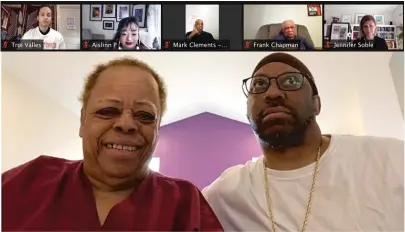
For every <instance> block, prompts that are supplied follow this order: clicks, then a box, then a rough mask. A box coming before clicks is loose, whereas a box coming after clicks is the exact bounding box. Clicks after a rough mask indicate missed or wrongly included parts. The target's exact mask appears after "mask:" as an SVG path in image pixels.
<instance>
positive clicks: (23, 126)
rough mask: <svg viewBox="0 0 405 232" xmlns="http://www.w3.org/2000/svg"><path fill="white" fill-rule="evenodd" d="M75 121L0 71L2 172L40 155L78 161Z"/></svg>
mask: <svg viewBox="0 0 405 232" xmlns="http://www.w3.org/2000/svg"><path fill="white" fill-rule="evenodd" d="M61 62H62V61H61ZM37 77H38V76H37ZM79 120H80V119H79V117H78V116H77V115H75V114H73V113H72V112H71V111H69V110H67V109H65V108H63V107H62V106H60V105H59V104H58V103H56V102H54V101H53V100H51V99H50V98H48V97H46V96H45V95H44V94H42V93H40V92H37V91H35V90H33V89H32V86H30V85H28V84H27V83H26V82H24V81H23V80H21V79H20V78H18V77H15V76H12V75H11V74H9V73H6V72H5V71H2V141H1V144H2V148H1V149H2V150H1V153H2V171H5V170H8V169H10V168H12V167H15V166H17V165H19V164H22V163H25V162H27V161H29V160H31V159H33V158H36V157H38V156H39V155H44V154H46V155H51V156H57V157H64V158H70V159H80V158H81V157H82V152H81V150H82V147H81V140H80V137H79V125H80V124H79Z"/></svg>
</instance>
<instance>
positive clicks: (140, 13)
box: [132, 4, 147, 28]
mask: <svg viewBox="0 0 405 232" xmlns="http://www.w3.org/2000/svg"><path fill="white" fill-rule="evenodd" d="M146 13H147V12H146V4H138V5H133V6H132V16H134V17H135V18H137V19H138V24H139V27H142V28H144V27H145V26H146V22H145V21H146Z"/></svg>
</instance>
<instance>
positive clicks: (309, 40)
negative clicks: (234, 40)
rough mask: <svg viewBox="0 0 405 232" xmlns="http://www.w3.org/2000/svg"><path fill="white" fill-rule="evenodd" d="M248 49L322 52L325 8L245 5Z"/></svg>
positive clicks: (244, 35) (245, 46)
mask: <svg viewBox="0 0 405 232" xmlns="http://www.w3.org/2000/svg"><path fill="white" fill-rule="evenodd" d="M243 12H244V13H243V14H244V15H243V18H244V25H243V29H244V34H243V39H244V44H243V47H244V49H246V50H257V51H286V50H287V51H291V50H292V51H294V50H300V51H302V50H304V51H315V50H322V13H323V9H322V5H320V4H307V5H304V4H302V5H244V7H243Z"/></svg>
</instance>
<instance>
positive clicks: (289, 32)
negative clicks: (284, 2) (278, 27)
mask: <svg viewBox="0 0 405 232" xmlns="http://www.w3.org/2000/svg"><path fill="white" fill-rule="evenodd" d="M282 32H283V34H284V36H285V37H286V38H288V39H294V38H295V36H296V35H297V28H296V26H295V23H294V21H292V20H285V21H284V22H283V23H282Z"/></svg>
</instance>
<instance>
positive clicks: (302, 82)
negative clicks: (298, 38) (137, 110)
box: [203, 53, 404, 232]
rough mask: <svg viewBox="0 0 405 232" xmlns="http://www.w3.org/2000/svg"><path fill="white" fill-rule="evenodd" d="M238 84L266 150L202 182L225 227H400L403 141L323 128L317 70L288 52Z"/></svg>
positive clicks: (269, 58)
mask: <svg viewBox="0 0 405 232" xmlns="http://www.w3.org/2000/svg"><path fill="white" fill-rule="evenodd" d="M243 86H244V90H245V91H244V92H245V95H246V96H247V106H248V107H247V111H248V114H247V116H248V119H249V121H250V124H251V126H252V128H253V131H254V132H255V134H256V135H257V137H258V141H259V144H260V147H261V148H262V151H263V156H262V157H260V158H259V159H258V161H256V162H248V163H246V164H245V165H238V166H235V167H231V168H229V169H228V170H226V171H225V172H224V173H223V174H222V175H221V176H220V177H219V178H218V179H217V180H215V181H214V183H212V184H211V185H210V186H208V187H207V188H206V189H204V191H203V194H204V195H205V197H206V199H207V200H208V202H209V203H210V205H211V207H212V208H213V209H214V212H215V213H216V215H217V217H218V218H219V220H220V222H221V224H222V226H223V227H224V230H225V231H273V232H275V231H403V229H404V227H403V225H404V209H403V204H404V184H403V183H404V178H403V163H404V159H403V154H404V153H403V152H404V151H403V146H404V144H403V141H399V140H396V139H389V138H377V137H369V136H342V135H323V134H322V133H321V130H320V128H319V126H318V124H317V122H316V119H315V118H316V116H317V115H318V114H319V113H320V109H321V101H320V97H319V95H318V90H317V87H316V85H315V82H314V78H313V76H312V74H311V72H310V71H309V69H308V68H307V67H306V66H305V65H304V64H303V63H302V62H301V61H300V60H298V59H297V58H295V57H293V56H291V55H289V54H286V53H273V54H271V55H269V56H267V57H265V58H264V59H263V60H261V61H260V62H259V64H258V65H257V66H256V68H255V69H254V71H253V75H252V77H249V78H247V79H245V80H243ZM339 113H341V112H339ZM252 156H253V155H252Z"/></svg>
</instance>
